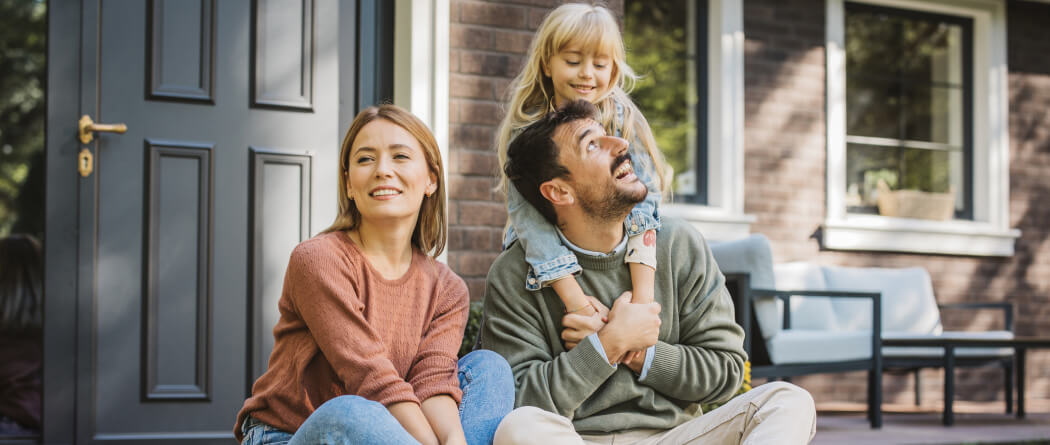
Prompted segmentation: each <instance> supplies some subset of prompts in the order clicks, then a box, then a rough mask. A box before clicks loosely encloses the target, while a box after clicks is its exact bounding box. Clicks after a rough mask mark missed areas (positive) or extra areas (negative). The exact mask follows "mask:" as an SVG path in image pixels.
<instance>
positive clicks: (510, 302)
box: [481, 246, 616, 419]
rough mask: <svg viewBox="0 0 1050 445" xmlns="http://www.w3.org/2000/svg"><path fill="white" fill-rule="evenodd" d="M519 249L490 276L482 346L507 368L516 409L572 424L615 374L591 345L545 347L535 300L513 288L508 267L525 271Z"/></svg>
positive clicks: (511, 270) (513, 274)
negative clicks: (540, 411)
mask: <svg viewBox="0 0 1050 445" xmlns="http://www.w3.org/2000/svg"><path fill="white" fill-rule="evenodd" d="M520 249H521V248H520V247H518V246H515V247H514V248H512V249H511V250H508V251H507V252H504V255H503V256H501V257H500V260H497V261H496V264H494V265H493V266H492V268H491V269H490V270H489V274H490V276H489V278H488V280H487V282H488V284H487V287H486V290H485V324H484V326H483V327H482V336H481V338H482V343H483V344H482V345H483V346H484V347H485V349H491V350H492V351H495V352H497V353H499V354H500V355H502V356H503V357H504V358H506V359H507V362H508V363H509V364H510V366H511V370H512V371H513V373H514V382H515V383H514V386H515V396H516V397H515V405H516V406H519V407H520V406H535V407H538V408H542V409H544V410H547V411H549V412H553V413H557V414H559V415H562V416H564V417H566V418H569V419H572V418H573V417H574V415H575V411H576V409H577V408H578V407H579V406H580V405H581V404H583V402H584V401H585V400H587V398H588V397H590V396H591V394H593V393H594V391H595V390H597V389H598V387H599V386H601V385H602V384H603V383H605V381H606V380H607V379H608V378H609V377H610V376H611V375H612V374H613V373H614V372H615V371H616V368H613V367H612V366H611V365H609V363H608V362H606V361H605V360H604V359H602V356H601V353H599V352H598V351H597V350H596V349H595V347H594V344H593V342H589V341H582V342H580V343H579V345H577V346H576V347H575V348H573V349H572V350H569V351H565V350H564V349H562V347H561V345H560V342H558V344H556V345H555V344H551V343H549V342H548V341H547V335H544V329H545V328H544V326H545V325H546V323H544V322H543V320H544V317H543V316H542V315H541V310H542V309H541V305H542V303H541V302H539V301H537V299H536V297H535V296H536V295H538V294H536V293H530V292H526V291H525V290H524V289H522V288H521V286H520V285H516V284H517V283H518V280H516V278H518V277H520V275H521V272H520V269H521V267H514V266H513V265H514V264H515V263H517V264H518V265H524V261H523V260H522V259H521V256H522V255H521V251H520ZM508 253H516V255H511V256H509V257H508V255H507V254H508ZM501 260H503V261H501ZM508 260H509V261H508Z"/></svg>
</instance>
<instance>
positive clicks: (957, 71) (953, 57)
mask: <svg viewBox="0 0 1050 445" xmlns="http://www.w3.org/2000/svg"><path fill="white" fill-rule="evenodd" d="M900 23H901V30H900V33H901V37H900V40H901V44H900V51H901V52H900V54H898V56H897V59H898V60H900V69H901V75H902V76H903V77H907V78H910V79H914V80H915V81H919V82H930V83H941V84H952V85H959V84H961V83H962V80H963V79H962V55H963V54H962V27H960V26H959V25H950V24H947V23H943V22H937V21H932V20H917V19H916V20H911V19H902V20H901V21H900Z"/></svg>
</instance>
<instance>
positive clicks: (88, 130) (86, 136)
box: [78, 114, 128, 144]
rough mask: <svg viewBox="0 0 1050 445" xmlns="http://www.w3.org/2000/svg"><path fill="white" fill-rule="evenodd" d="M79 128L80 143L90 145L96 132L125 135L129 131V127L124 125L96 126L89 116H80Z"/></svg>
mask: <svg viewBox="0 0 1050 445" xmlns="http://www.w3.org/2000/svg"><path fill="white" fill-rule="evenodd" d="M78 127H79V128H80V131H79V133H80V142H81V143H84V144H86V143H88V142H91V140H92V139H94V132H96V131H102V132H106V133H120V134H124V133H125V132H127V131H128V126H127V125H124V124H96V123H95V121H93V120H91V117H90V116H88V115H86V114H85V115H83V116H80V122H79V125H78Z"/></svg>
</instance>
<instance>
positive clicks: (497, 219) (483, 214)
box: [459, 201, 507, 227]
mask: <svg viewBox="0 0 1050 445" xmlns="http://www.w3.org/2000/svg"><path fill="white" fill-rule="evenodd" d="M459 221H460V224H463V225H468V226H491V227H503V225H504V224H506V223H507V210H506V209H505V208H504V206H503V203H498V202H480V201H461V202H460V203H459Z"/></svg>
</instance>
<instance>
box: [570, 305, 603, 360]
mask: <svg viewBox="0 0 1050 445" xmlns="http://www.w3.org/2000/svg"><path fill="white" fill-rule="evenodd" d="M587 298H588V299H590V302H591V306H592V307H593V308H594V310H593V311H591V312H592V313H591V314H590V315H581V314H578V313H573V314H565V316H564V317H562V318H561V325H562V327H563V328H564V329H563V330H562V331H561V340H562V341H563V342H565V350H571V349H572V348H575V347H576V345H578V344H579V343H580V342H581V341H583V339H585V338H587V336H588V335H591V334H593V333H595V332H598V331H599V330H601V328H602V327H603V326H605V322H606V321H608V320H609V308H607V307H605V305H604V304H602V302H601V301H598V299H597V298H594V297H587Z"/></svg>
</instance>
